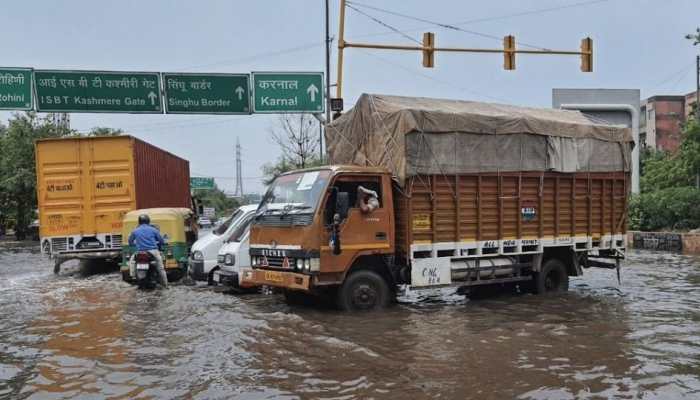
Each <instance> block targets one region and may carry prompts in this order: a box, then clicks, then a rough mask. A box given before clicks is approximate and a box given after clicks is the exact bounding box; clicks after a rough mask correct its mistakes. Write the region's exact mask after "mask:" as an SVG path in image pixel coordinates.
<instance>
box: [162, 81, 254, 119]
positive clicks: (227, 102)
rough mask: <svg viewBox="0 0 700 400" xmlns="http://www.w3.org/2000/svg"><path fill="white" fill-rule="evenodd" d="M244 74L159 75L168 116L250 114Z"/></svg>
mask: <svg viewBox="0 0 700 400" xmlns="http://www.w3.org/2000/svg"><path fill="white" fill-rule="evenodd" d="M248 80H249V75H248V74H174V73H163V86H164V87H165V112H166V113H168V114H250V94H249V90H248V87H249V84H248Z"/></svg>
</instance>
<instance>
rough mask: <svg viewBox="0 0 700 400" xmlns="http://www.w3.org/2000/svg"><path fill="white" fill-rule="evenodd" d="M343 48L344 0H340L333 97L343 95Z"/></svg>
mask: <svg viewBox="0 0 700 400" xmlns="http://www.w3.org/2000/svg"><path fill="white" fill-rule="evenodd" d="M343 48H345V0H340V22H339V23H338V66H337V68H338V81H337V82H336V83H335V97H337V98H342V97H343Z"/></svg>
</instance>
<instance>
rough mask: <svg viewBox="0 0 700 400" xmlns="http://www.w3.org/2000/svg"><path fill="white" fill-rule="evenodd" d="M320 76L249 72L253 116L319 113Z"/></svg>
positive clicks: (322, 96)
mask: <svg viewBox="0 0 700 400" xmlns="http://www.w3.org/2000/svg"><path fill="white" fill-rule="evenodd" d="M324 106H325V101H324V92H323V73H322V72H253V112H256V113H294V112H309V113H322V112H323V110H324V109H325V107H324Z"/></svg>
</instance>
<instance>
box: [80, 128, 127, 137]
mask: <svg viewBox="0 0 700 400" xmlns="http://www.w3.org/2000/svg"><path fill="white" fill-rule="evenodd" d="M123 134H124V131H123V130H121V129H114V128H108V127H105V126H96V127H94V128H92V129H90V132H88V133H87V134H86V135H85V136H120V135H123Z"/></svg>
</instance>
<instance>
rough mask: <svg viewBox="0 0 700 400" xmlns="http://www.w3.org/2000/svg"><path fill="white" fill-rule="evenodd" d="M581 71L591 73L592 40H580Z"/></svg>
mask: <svg viewBox="0 0 700 400" xmlns="http://www.w3.org/2000/svg"><path fill="white" fill-rule="evenodd" d="M581 71H583V72H593V39H591V38H589V37H587V38H585V39H582V40H581Z"/></svg>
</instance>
